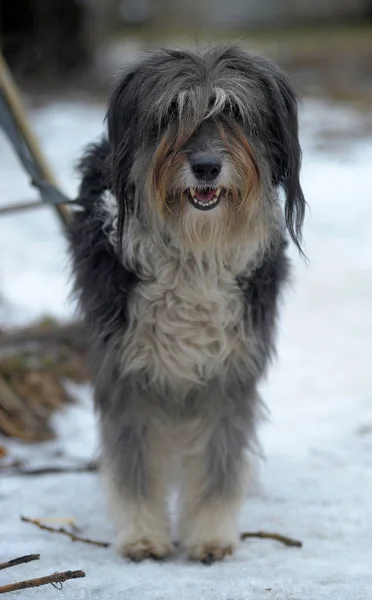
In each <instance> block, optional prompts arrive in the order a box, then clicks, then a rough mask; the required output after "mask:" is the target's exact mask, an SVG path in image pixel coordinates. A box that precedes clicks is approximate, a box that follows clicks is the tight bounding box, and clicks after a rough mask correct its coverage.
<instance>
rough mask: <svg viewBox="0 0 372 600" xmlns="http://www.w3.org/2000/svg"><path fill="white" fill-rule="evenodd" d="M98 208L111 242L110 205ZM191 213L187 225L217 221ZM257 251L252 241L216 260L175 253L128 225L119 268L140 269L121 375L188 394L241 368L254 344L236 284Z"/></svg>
mask: <svg viewBox="0 0 372 600" xmlns="http://www.w3.org/2000/svg"><path fill="white" fill-rule="evenodd" d="M103 202H104V209H105V211H106V215H107V221H106V224H105V231H106V233H107V235H108V236H109V239H110V240H111V241H112V242H113V241H114V238H115V223H116V213H117V209H115V199H114V202H113V197H112V196H111V195H110V196H108V194H106V195H105V196H104V198H103ZM220 208H221V207H218V208H217V209H215V210H214V211H211V212H216V213H217V211H218V210H219V209H220ZM190 211H191V212H190ZM190 211H189V212H190V217H189V218H190V219H196V220H199V221H200V220H202V219H208V220H210V219H211V218H215V219H216V218H217V215H215V216H214V217H213V215H211V214H209V213H200V211H197V210H196V209H192V208H190ZM110 230H111V231H110ZM259 247H260V244H259V240H252V241H251V242H249V241H248V242H246V243H244V244H240V245H239V244H236V245H235V246H231V247H230V248H227V249H226V248H225V249H224V250H223V251H220V252H219V251H218V249H216V248H213V249H211V250H210V252H209V253H208V251H206V250H200V251H199V252H197V251H195V252H193V253H191V252H188V253H182V252H181V251H180V249H179V248H177V247H176V246H175V245H174V244H172V243H168V244H167V245H166V244H162V243H161V241H160V239H159V238H155V239H153V238H152V236H151V233H150V232H145V231H144V230H143V229H142V226H141V224H140V223H139V221H137V220H134V219H133V220H132V221H130V222H129V223H127V228H126V231H125V235H124V240H123V260H124V261H125V263H126V264H127V266H128V267H133V266H134V265H136V269H137V270H138V268H139V270H140V274H141V279H142V281H141V283H139V284H138V285H137V286H136V288H135V290H134V292H133V293H132V296H131V298H130V299H129V306H128V315H130V320H129V325H128V329H127V331H126V333H125V335H124V339H123V346H122V348H123V350H122V359H123V360H122V364H123V374H128V373H130V372H134V371H140V370H143V371H145V372H146V373H147V374H148V376H149V378H150V379H151V380H153V381H155V382H156V383H158V384H160V385H161V386H168V387H169V386H170V387H176V386H177V387H178V388H179V387H180V386H179V384H180V383H183V388H184V390H185V392H187V391H188V388H189V387H191V386H193V385H194V384H200V383H202V382H203V381H205V380H207V379H210V378H212V377H213V376H214V375H216V374H221V373H223V372H224V369H225V368H226V367H227V366H228V365H229V364H231V361H235V362H239V359H241V358H242V357H244V360H246V361H248V360H249V356H250V354H251V352H250V348H252V345H253V344H255V343H256V342H255V339H254V336H253V333H252V332H249V331H247V330H246V328H245V325H244V319H243V298H242V293H241V290H240V289H239V287H238V284H237V282H236V276H237V275H238V274H239V273H241V272H243V271H246V270H247V269H249V268H251V267H252V266H254V263H255V259H256V257H257V254H258V252H259Z"/></svg>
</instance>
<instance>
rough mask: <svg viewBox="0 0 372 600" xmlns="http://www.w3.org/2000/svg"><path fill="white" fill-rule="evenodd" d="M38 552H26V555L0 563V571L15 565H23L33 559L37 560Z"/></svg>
mask: <svg viewBox="0 0 372 600" xmlns="http://www.w3.org/2000/svg"><path fill="white" fill-rule="evenodd" d="M39 559H40V554H27V555H26V556H20V557H19V558H13V559H12V560H8V562H4V563H0V571H2V570H3V569H9V567H15V566H16V565H23V564H24V563H28V562H31V561H33V560H39Z"/></svg>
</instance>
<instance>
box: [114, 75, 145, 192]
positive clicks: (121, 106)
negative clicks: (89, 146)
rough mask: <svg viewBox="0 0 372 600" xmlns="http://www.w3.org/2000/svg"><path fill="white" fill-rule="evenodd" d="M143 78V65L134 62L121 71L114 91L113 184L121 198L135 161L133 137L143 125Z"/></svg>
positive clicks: (134, 138) (135, 136)
mask: <svg viewBox="0 0 372 600" xmlns="http://www.w3.org/2000/svg"><path fill="white" fill-rule="evenodd" d="M140 78H141V68H140V66H139V65H137V66H131V67H129V68H128V69H127V70H126V71H124V72H123V73H122V74H121V76H120V79H119V81H118V83H117V85H116V86H115V87H114V89H113V91H112V93H111V96H110V99H109V103H108V108H107V113H106V120H107V129H108V138H109V142H110V148H111V153H110V170H111V175H112V186H113V192H114V193H115V195H116V197H117V198H118V199H120V197H121V194H122V193H125V189H126V188H127V185H128V183H129V181H128V180H129V172H130V169H131V166H132V164H133V153H134V150H135V148H134V144H133V141H134V140H136V139H137V135H136V131H137V129H138V127H139V119H138V109H137V107H138V93H139V89H140V82H139V81H138V80H139V79H140Z"/></svg>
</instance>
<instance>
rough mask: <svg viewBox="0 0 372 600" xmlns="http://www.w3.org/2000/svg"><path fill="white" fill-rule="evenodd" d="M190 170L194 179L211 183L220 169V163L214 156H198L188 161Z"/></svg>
mask: <svg viewBox="0 0 372 600" xmlns="http://www.w3.org/2000/svg"><path fill="white" fill-rule="evenodd" d="M190 164H191V169H192V172H193V173H194V175H195V177H197V178H198V179H202V180H203V181H212V179H215V178H216V177H217V176H218V175H219V174H220V173H221V169H222V161H221V159H219V158H218V156H215V155H214V154H207V153H205V154H198V155H196V156H193V157H192V159H191V160H190Z"/></svg>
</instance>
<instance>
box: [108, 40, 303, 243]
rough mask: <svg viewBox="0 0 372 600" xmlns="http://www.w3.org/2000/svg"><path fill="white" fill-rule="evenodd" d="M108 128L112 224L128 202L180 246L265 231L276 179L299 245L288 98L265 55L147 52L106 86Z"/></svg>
mask: <svg viewBox="0 0 372 600" xmlns="http://www.w3.org/2000/svg"><path fill="white" fill-rule="evenodd" d="M108 129H109V139H110V142H111V147H112V155H111V161H112V162H111V167H112V173H113V191H114V193H115V195H116V196H117V198H118V199H119V221H120V218H121V219H123V218H124V216H123V215H124V211H125V210H128V209H130V210H133V211H136V214H137V215H139V216H140V217H141V218H145V219H147V224H149V223H151V224H152V226H153V227H155V228H158V229H159V228H163V229H166V230H167V231H168V232H171V233H172V234H176V236H177V238H178V239H179V240H180V241H181V242H182V243H184V244H186V245H187V246H189V247H190V246H191V247H196V246H206V245H210V244H214V245H215V244H222V243H224V242H232V241H235V240H236V239H237V238H238V237H240V238H244V237H248V236H251V235H253V233H254V231H256V232H257V231H258V230H259V229H261V230H264V229H265V227H266V225H265V224H264V221H265V220H266V221H267V220H268V219H269V220H270V210H271V211H273V210H275V206H274V205H275V203H276V202H277V194H276V193H275V190H276V188H277V187H278V186H279V185H281V186H282V187H283V188H284V191H285V193H286V206H285V216H286V222H287V227H288V229H289V232H290V234H291V236H292V238H293V239H294V240H295V242H296V244H297V245H299V243H300V236H301V225H302V220H303V213H304V199H303V195H302V191H301V188H300V184H299V168H300V147H299V143H298V137H297V106H296V99H295V97H294V94H293V92H292V89H291V87H290V85H289V83H288V81H287V79H286V78H285V76H284V75H283V74H282V73H281V71H280V70H279V69H278V68H277V67H275V66H274V65H272V64H271V63H269V62H268V61H266V60H264V59H262V58H258V57H251V56H249V55H247V54H245V53H244V52H242V51H241V50H239V49H237V48H236V47H217V48H215V49H213V50H210V51H208V52H206V53H205V54H203V55H200V56H199V55H194V54H191V53H188V52H182V51H161V52H158V53H156V54H151V55H149V57H148V58H146V59H145V60H143V61H142V62H141V63H140V64H138V65H137V66H134V67H131V68H130V69H129V70H128V71H127V73H126V74H125V75H124V77H123V78H122V80H121V81H120V83H119V85H118V86H117V88H116V89H115V90H114V92H113V95H112V97H111V100H110V104H109V109H108ZM268 215H269V217H268Z"/></svg>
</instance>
